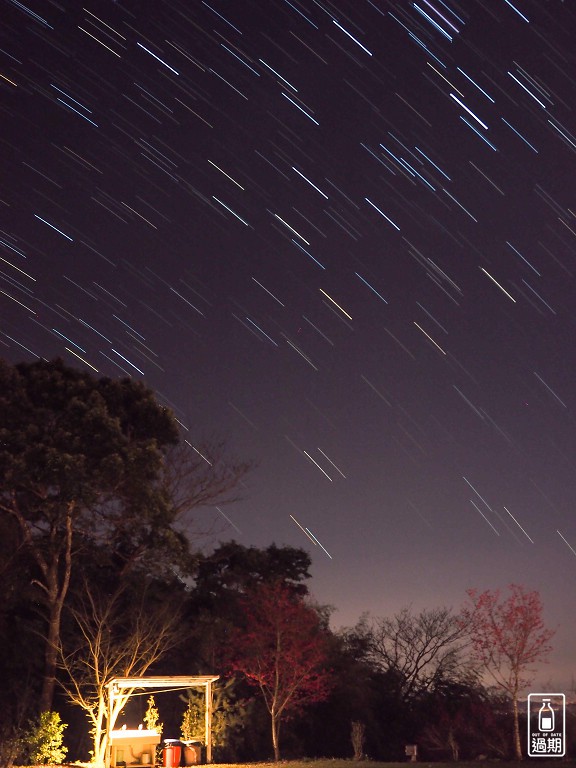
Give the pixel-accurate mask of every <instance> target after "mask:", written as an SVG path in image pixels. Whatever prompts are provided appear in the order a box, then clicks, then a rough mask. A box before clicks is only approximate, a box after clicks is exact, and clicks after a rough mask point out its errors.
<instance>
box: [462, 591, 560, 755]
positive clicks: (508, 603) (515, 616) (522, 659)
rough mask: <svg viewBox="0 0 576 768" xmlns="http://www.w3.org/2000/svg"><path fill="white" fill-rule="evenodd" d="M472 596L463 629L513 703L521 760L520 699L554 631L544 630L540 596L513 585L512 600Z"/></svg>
mask: <svg viewBox="0 0 576 768" xmlns="http://www.w3.org/2000/svg"><path fill="white" fill-rule="evenodd" d="M467 595H468V601H467V603H466V605H465V606H464V608H463V610H462V623H463V626H465V627H466V629H467V630H468V632H469V635H470V640H471V643H472V654H473V656H474V658H475V660H476V661H477V662H479V663H480V665H481V666H482V667H483V669H484V670H485V671H486V672H487V673H488V674H489V675H490V677H491V678H492V680H493V681H494V682H495V684H496V685H497V686H498V687H499V688H501V689H502V690H503V691H505V692H506V694H507V695H509V696H510V698H511V700H512V709H513V715H514V718H513V721H514V734H513V735H514V741H513V744H514V757H515V759H516V760H521V759H522V746H521V743H520V727H519V717H518V696H519V693H520V691H521V689H522V688H524V687H526V686H528V685H529V684H530V683H531V681H532V677H533V673H534V665H535V664H538V663H542V662H545V661H546V660H547V656H548V654H549V653H550V651H551V649H552V646H551V645H550V640H551V639H552V637H553V635H554V633H555V631H554V630H551V629H547V628H546V626H545V625H544V621H543V619H542V601H541V600H540V594H539V593H538V592H537V591H533V592H529V591H527V590H525V589H524V587H522V586H520V585H518V584H511V585H510V586H509V594H508V596H507V597H501V595H500V590H494V591H491V590H486V591H485V592H478V590H476V589H469V590H467Z"/></svg>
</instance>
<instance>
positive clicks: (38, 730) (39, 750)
mask: <svg viewBox="0 0 576 768" xmlns="http://www.w3.org/2000/svg"><path fill="white" fill-rule="evenodd" d="M64 728H66V724H65V723H62V722H61V721H60V715H59V714H58V712H42V713H41V715H40V717H39V718H38V719H37V720H35V721H32V722H31V723H30V729H29V731H28V733H27V734H26V736H25V737H24V743H25V745H26V746H25V750H26V753H27V755H28V764H29V765H46V764H47V763H61V762H63V760H64V757H65V756H66V752H68V749H67V747H65V746H63V744H62V741H63V739H64Z"/></svg>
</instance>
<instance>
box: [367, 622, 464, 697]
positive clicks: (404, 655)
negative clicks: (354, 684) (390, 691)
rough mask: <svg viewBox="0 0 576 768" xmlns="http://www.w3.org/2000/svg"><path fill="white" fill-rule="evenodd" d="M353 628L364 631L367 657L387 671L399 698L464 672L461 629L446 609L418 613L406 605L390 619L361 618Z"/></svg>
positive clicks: (431, 687)
mask: <svg viewBox="0 0 576 768" xmlns="http://www.w3.org/2000/svg"><path fill="white" fill-rule="evenodd" d="M356 631H357V632H359V633H360V634H362V633H364V635H365V637H366V641H367V644H368V648H369V657H370V658H371V660H372V662H373V663H374V664H375V665H376V666H378V667H379V668H380V669H382V670H384V671H388V672H389V673H390V675H389V679H391V680H395V681H396V687H397V693H398V695H399V697H401V698H404V699H410V698H412V697H414V696H415V695H417V694H418V693H421V692H423V691H428V690H431V689H433V688H434V687H435V686H436V685H438V684H439V683H440V682H441V681H443V680H445V679H447V678H454V677H457V676H458V675H459V674H461V672H462V671H463V670H462V665H463V662H462V653H461V652H462V645H463V639H464V630H463V628H462V627H461V625H460V623H459V621H458V618H457V617H456V616H455V615H454V614H453V613H452V611H451V610H450V609H449V608H434V609H427V610H423V611H421V612H420V613H418V614H413V613H411V611H410V610H409V609H407V608H405V609H403V610H402V611H400V613H397V614H396V615H395V616H393V617H392V618H380V619H375V620H373V621H372V622H369V620H368V619H367V618H364V619H363V620H362V621H361V622H360V625H359V626H358V627H357V630H356Z"/></svg>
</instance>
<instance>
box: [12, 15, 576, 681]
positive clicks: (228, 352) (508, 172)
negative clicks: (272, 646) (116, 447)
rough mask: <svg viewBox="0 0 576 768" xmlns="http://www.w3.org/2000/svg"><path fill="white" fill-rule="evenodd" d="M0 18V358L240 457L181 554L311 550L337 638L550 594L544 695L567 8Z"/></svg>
mask: <svg viewBox="0 0 576 768" xmlns="http://www.w3.org/2000/svg"><path fill="white" fill-rule="evenodd" d="M0 3H1V8H2V20H3V23H2V28H1V29H0V38H1V41H0V93H1V99H0V104H1V110H2V112H1V128H0V131H1V133H0V137H1V142H0V157H1V168H2V190H1V192H0V220H1V225H0V230H1V231H0V278H1V285H0V354H1V355H2V356H3V357H4V358H6V359H7V360H9V361H11V362H18V361H20V360H31V359H34V358H37V357H44V358H46V359H53V358H55V357H62V358H63V359H64V360H65V361H66V362H68V363H69V364H71V365H74V366H77V367H80V368H85V369H86V370H90V371H97V372H98V374H99V375H107V376H114V377H115V376H130V377H133V378H135V379H137V380H142V381H144V382H145V383H146V384H148V385H149V386H150V387H152V388H153V389H154V390H155V391H156V392H157V394H158V398H159V400H160V401H161V402H163V403H165V404H166V405H168V406H170V407H171V408H172V409H173V410H174V412H175V413H176V415H177V417H178V419H179V420H180V421H181V423H182V425H183V427H185V428H186V429H187V430H188V431H189V432H188V433H187V434H188V437H189V439H190V444H191V445H200V444H201V439H202V437H203V436H211V435H218V436H220V437H222V438H223V439H224V440H225V442H226V443H227V444H228V445H229V448H230V450H231V451H233V452H234V453H236V454H238V455H239V456H241V457H242V458H246V459H253V460H254V461H255V464H256V466H255V469H254V471H253V473H252V475H251V476H250V477H249V479H248V480H247V481H246V486H245V487H244V488H243V489H241V494H240V495H241V499H240V500H239V501H238V502H236V503H234V504H232V505H229V506H227V507H225V511H223V510H222V509H221V508H214V509H209V510H206V511H205V513H204V514H205V516H206V519H205V521H204V523H203V526H202V527H203V529H204V530H208V529H210V527H211V526H212V530H213V535H212V538H210V537H208V539H207V540H205V541H203V542H202V543H203V545H205V546H211V545H212V544H214V543H215V542H216V541H217V540H218V539H222V540H224V539H226V538H235V537H236V538H237V539H238V540H240V541H241V542H242V543H243V544H247V545H249V544H254V545H256V546H267V545H268V544H269V543H271V542H272V541H274V542H276V543H277V544H279V545H280V544H284V543H285V544H290V545H292V546H301V547H304V548H306V549H308V550H309V551H310V553H311V555H312V557H313V558H314V566H313V580H312V584H311V587H312V591H313V592H314V594H315V596H316V598H317V599H318V600H319V601H320V602H323V603H328V604H331V605H333V606H334V607H335V609H336V611H335V614H334V621H335V623H336V625H341V624H352V623H354V622H355V621H356V619H357V618H359V616H360V615H361V613H362V612H364V611H371V612H372V613H374V614H375V615H380V616H382V615H387V614H388V615H389V614H390V613H392V612H393V611H395V610H397V609H398V608H400V607H403V606H405V605H412V606H414V607H434V606H438V605H453V606H455V607H457V606H458V605H459V604H460V602H462V600H463V599H464V594H465V590H466V589H467V588H468V587H478V588H479V589H487V588H495V587H499V586H500V587H505V586H506V585H507V584H508V583H510V582H516V583H522V584H525V585H526V586H527V587H528V588H530V589H539V590H541V594H542V598H543V602H544V606H545V608H546V618H547V619H548V620H549V622H550V623H551V624H553V625H554V626H556V625H557V624H558V625H559V626H560V628H559V632H558V635H557V638H556V640H555V647H556V650H555V655H554V659H553V663H552V665H551V666H550V668H549V670H547V672H546V674H547V675H548V676H549V677H550V678H553V679H554V680H555V681H557V684H558V685H561V684H564V682H565V681H566V680H567V679H569V677H570V675H571V674H572V672H573V670H574V660H573V658H572V656H571V647H570V638H571V636H572V635H573V632H574V630H575V629H576V626H575V625H574V619H573V618H572V616H571V615H570V616H567V615H566V607H567V606H572V605H573V603H574V597H575V590H574V583H575V578H576V570H575V569H576V561H575V560H574V552H575V548H576V515H575V514H574V498H575V496H576V471H575V459H576V454H575V449H576V439H575V429H574V427H575V424H574V417H573V409H574V408H575V405H576V386H575V383H574V372H575V370H576V362H575V340H576V315H575V308H576V285H575V273H576V207H575V205H576V203H575V199H574V197H575V184H574V178H576V120H575V116H574V104H576V88H575V79H574V78H575V77H576V56H575V53H574V51H575V46H574V40H575V39H576V38H575V36H576V9H575V8H574V7H573V5H572V4H571V3H570V2H562V0H549V1H548V2H542V1H541V0H517V1H516V2H514V3H512V2H508V0H471V2H467V3H463V2H453V1H452V0H446V2H444V0H418V2H403V1H395V0H290V1H289V0H211V2H210V3H207V2H204V0H154V1H152V0H139V1H138V2H137V1H136V0H116V1H112V0H92V2H87V3H86V4H85V6H82V4H81V3H76V2H72V0H59V1H58V2H56V0H46V1H44V2H40V0H27V1H26V2H19V1H18V0H0ZM319 446H321V447H319ZM207 521H210V523H209V524H208V523H207ZM312 531H314V533H312ZM560 531H562V533H560ZM569 613H570V614H571V613H573V611H569Z"/></svg>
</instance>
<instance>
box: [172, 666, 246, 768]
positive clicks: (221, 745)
mask: <svg viewBox="0 0 576 768" xmlns="http://www.w3.org/2000/svg"><path fill="white" fill-rule="evenodd" d="M238 687H239V686H238V681H237V680H235V679H234V678H229V679H228V680H225V681H223V682H218V683H216V684H214V685H213V686H212V746H213V748H214V754H215V756H216V757H217V762H223V761H225V760H230V759H234V758H235V757H236V755H237V752H238V749H239V747H240V740H241V735H242V732H243V731H244V729H245V728H246V727H247V725H248V723H249V722H250V715H251V710H252V703H251V702H250V701H248V700H247V699H245V698H242V697H240V696H239V694H238ZM180 698H181V699H182V700H183V701H185V702H186V709H185V711H184V714H183V716H182V723H181V735H182V740H183V741H202V740H203V738H204V722H205V719H204V718H205V714H206V697H205V694H204V692H203V691H199V690H198V689H194V688H191V689H190V690H188V691H186V694H185V695H182V696H181V697H180Z"/></svg>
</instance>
